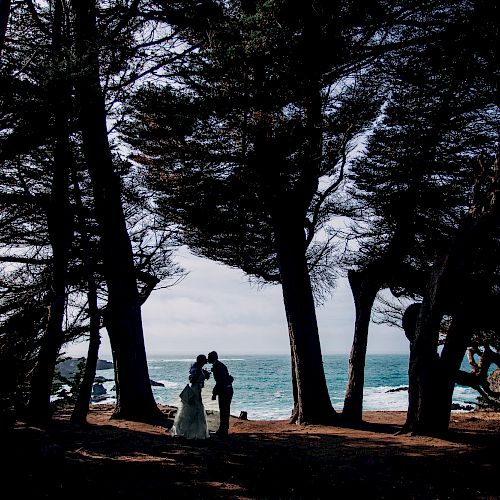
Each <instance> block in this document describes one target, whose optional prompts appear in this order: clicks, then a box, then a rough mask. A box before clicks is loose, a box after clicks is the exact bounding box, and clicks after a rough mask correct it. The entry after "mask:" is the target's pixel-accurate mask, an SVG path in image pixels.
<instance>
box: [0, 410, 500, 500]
mask: <svg viewBox="0 0 500 500" xmlns="http://www.w3.org/2000/svg"><path fill="white" fill-rule="evenodd" d="M112 410H113V407H112V406H111V405H93V406H92V410H91V413H90V415H89V418H88V425H86V426H75V425H72V424H70V423H69V412H64V411H62V412H59V413H58V414H56V416H55V418H54V420H53V423H52V424H51V426H50V428H48V429H47V430H41V429H38V428H34V427H29V426H27V425H26V424H24V423H23V422H18V423H17V424H16V427H15V429H14V430H13V432H11V433H9V434H8V435H7V436H6V437H5V438H4V439H3V443H4V446H3V447H2V448H3V452H2V455H3V457H2V458H3V460H2V462H3V463H4V465H3V466H2V468H1V470H2V476H3V478H4V479H3V487H4V488H3V489H4V492H5V491H6V490H7V486H12V488H9V490H10V491H11V493H8V492H7V493H3V494H2V498H3V499H4V500H7V499H11V498H12V499H14V498H16V499H18V498H28V499H38V498H50V499H62V498H64V499H68V500H70V499H75V498H87V499H125V498H127V499H129V498H130V499H177V498H189V499H204V498H224V499H228V498H232V499H267V498H269V499H315V498H325V499H334V498H346V497H347V498H353V499H354V498H369V499H375V498H397V499H410V498H411V499H447V498H449V499H458V498H460V499H462V498H463V499H476V498H477V499H497V498H498V499H500V468H499V452H500V447H499V444H500V432H499V431H500V414H499V413H493V412H473V413H457V414H453V416H452V422H451V425H450V432H449V433H448V434H447V435H446V436H445V437H443V438H431V437H419V436H409V435H397V432H398V430H400V429H401V426H402V424H403V422H404V419H405V413H404V412H366V413H365V414H364V423H363V424H362V425H360V426H359V428H356V429H353V428H348V427H343V426H319V425H307V426H297V425H291V424H288V423H287V422H286V421H252V420H248V421H245V420H239V419H237V418H232V419H231V428H230V436H229V437H228V438H227V439H218V438H210V439H207V440H204V441H194V442H193V441H186V440H182V439H179V438H173V437H171V435H170V433H169V432H168V429H169V428H170V426H171V425H172V418H171V417H172V409H171V408H168V407H162V411H163V413H164V415H165V418H164V419H163V420H161V421H158V422H156V423H154V424H144V423H138V422H129V421H124V420H115V419H110V416H111V413H112ZM212 417H215V415H213V416H212ZM209 418H210V417H209ZM213 423H214V422H213V421H211V425H212V426H213Z"/></svg>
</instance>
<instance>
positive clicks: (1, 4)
mask: <svg viewBox="0 0 500 500" xmlns="http://www.w3.org/2000/svg"><path fill="white" fill-rule="evenodd" d="M9 16H10V0H0V56H1V55H2V51H3V46H4V44H5V34H6V33H7V25H8V24H9Z"/></svg>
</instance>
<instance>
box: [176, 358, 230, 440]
mask: <svg viewBox="0 0 500 500" xmlns="http://www.w3.org/2000/svg"><path fill="white" fill-rule="evenodd" d="M207 362H208V363H210V364H211V365H212V375H213V376H214V380H215V386H214V388H213V391H212V399H213V400H215V399H217V397H218V398H219V413H220V424H219V429H218V431H217V432H216V433H215V435H216V436H219V437H226V436H227V433H228V430H229V414H230V407H231V400H232V399H233V377H232V376H231V375H229V371H228V369H227V366H226V365H225V364H224V363H222V362H221V361H219V357H218V355H217V353H216V352H215V351H212V352H210V353H208V357H207V356H205V355H204V354H200V355H199V356H197V358H196V361H195V362H194V363H193V364H192V365H191V368H190V369H189V382H190V383H189V384H188V385H187V386H186V387H185V388H184V390H183V391H182V392H181V394H180V398H181V404H180V407H179V410H178V411H177V415H176V416H175V420H174V425H173V427H172V430H171V432H172V434H173V435H174V436H182V437H185V438H187V439H206V438H208V437H209V432H208V426H207V415H206V412H205V407H204V406H203V401H202V399H201V390H202V389H203V386H204V385H205V380H208V379H209V378H210V372H209V371H208V370H206V369H205V368H204V366H205V365H206V364H207Z"/></svg>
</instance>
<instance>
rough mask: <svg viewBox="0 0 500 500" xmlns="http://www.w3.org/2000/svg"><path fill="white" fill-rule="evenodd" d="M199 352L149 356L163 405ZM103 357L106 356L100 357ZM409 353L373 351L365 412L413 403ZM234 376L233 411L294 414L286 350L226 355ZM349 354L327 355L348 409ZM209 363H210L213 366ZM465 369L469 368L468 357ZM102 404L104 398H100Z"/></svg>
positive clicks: (272, 416)
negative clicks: (411, 399) (410, 390)
mask: <svg viewBox="0 0 500 500" xmlns="http://www.w3.org/2000/svg"><path fill="white" fill-rule="evenodd" d="M195 357H196V355H192V356H189V355H185V354H176V355H167V356H161V355H154V356H149V357H148V368H149V376H150V378H151V379H152V380H154V381H155V382H160V383H161V384H163V386H153V387H152V390H153V395H154V397H155V400H156V402H157V403H158V404H163V405H169V406H178V405H179V402H180V400H179V393H180V392H181V390H182V389H183V387H184V386H185V385H186V383H187V382H188V371H189V367H190V365H191V363H192V362H193V361H194V359H195ZM100 359H106V357H105V356H100ZM408 359H409V356H408V354H406V355H405V354H369V355H367V357H366V365H365V386H364V398H363V410H364V411H371V410H372V411H373V410H374V411H377V410H378V411H406V410H407V406H408V391H407V390H406V388H407V386H408ZM220 360H221V361H222V362H224V363H225V364H226V365H227V367H228V369H229V371H230V373H231V374H232V375H233V377H234V383H233V387H234V397H233V402H232V405H231V414H232V415H236V416H238V415H239V414H240V412H241V411H245V412H247V415H248V418H249V419H253V420H281V419H287V418H289V417H290V413H291V410H292V407H293V395H292V387H291V361H290V355H286V354H268V355H262V354H225V355H222V354H220ZM348 362H349V355H348V354H324V355H323V366H324V370H325V377H326V382H327V386H328V391H329V394H330V399H331V401H332V405H333V407H334V409H335V410H336V411H342V407H343V402H344V396H345V389H346V384H347V374H348ZM210 367H211V365H210V364H207V365H206V367H205V368H208V369H210ZM462 369H466V370H468V364H467V361H466V360H464V363H463V365H462ZM97 374H98V375H100V376H103V377H105V378H108V379H113V376H114V375H113V370H112V369H110V370H99V371H98V373H97ZM213 385H214V381H213V379H212V377H210V379H209V380H207V381H206V383H205V387H204V389H203V391H202V397H203V403H204V405H205V408H206V409H207V410H215V411H217V410H218V407H217V402H216V401H212V400H211V399H210V396H211V393H212V388H213ZM103 386H104V388H105V389H106V391H107V395H108V396H109V397H108V398H107V399H104V400H103V401H101V402H102V403H111V402H113V399H114V392H113V391H112V389H113V386H114V382H111V381H110V382H104V383H103ZM477 396H478V393H477V392H476V391H474V390H473V389H471V388H468V387H461V386H456V387H455V390H454V393H453V403H456V404H458V405H461V406H465V405H474V403H475V401H476V399H477ZM96 404H99V403H96Z"/></svg>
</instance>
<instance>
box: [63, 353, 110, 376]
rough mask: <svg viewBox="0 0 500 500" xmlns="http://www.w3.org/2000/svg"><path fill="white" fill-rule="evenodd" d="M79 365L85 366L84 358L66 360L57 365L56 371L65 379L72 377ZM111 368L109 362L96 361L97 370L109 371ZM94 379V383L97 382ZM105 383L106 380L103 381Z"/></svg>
mask: <svg viewBox="0 0 500 500" xmlns="http://www.w3.org/2000/svg"><path fill="white" fill-rule="evenodd" d="M80 363H83V364H85V358H66V359H64V360H63V361H61V362H60V363H58V364H57V366H56V370H57V371H58V372H59V373H60V374H61V375H62V376H63V377H65V378H72V377H74V375H75V373H76V372H77V370H78V365H79V364H80ZM111 368H113V363H112V362H111V361H106V360H104V359H98V360H97V368H96V369H97V370H109V369H111ZM97 378H98V377H96V381H97ZM104 381H105V382H106V381H108V379H106V380H104Z"/></svg>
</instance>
